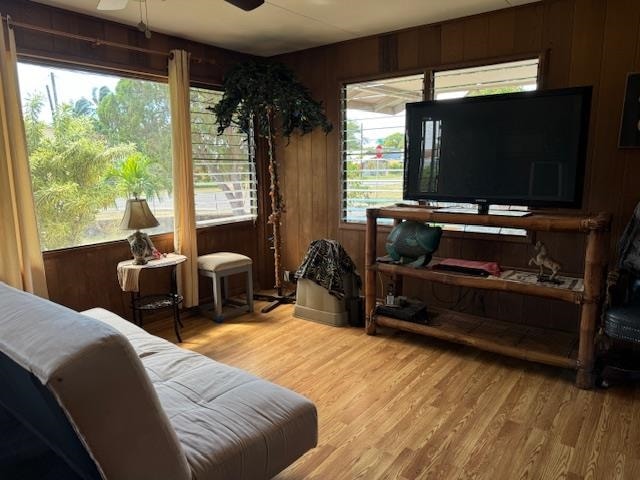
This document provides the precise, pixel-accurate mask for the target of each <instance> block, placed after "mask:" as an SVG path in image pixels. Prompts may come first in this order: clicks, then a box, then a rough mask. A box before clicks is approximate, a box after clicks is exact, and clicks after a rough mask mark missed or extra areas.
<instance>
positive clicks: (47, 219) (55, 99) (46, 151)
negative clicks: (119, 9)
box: [18, 63, 173, 250]
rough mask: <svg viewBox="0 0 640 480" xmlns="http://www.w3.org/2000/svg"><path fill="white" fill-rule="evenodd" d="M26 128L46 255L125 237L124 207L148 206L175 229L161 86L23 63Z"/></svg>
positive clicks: (161, 227)
mask: <svg viewBox="0 0 640 480" xmlns="http://www.w3.org/2000/svg"><path fill="white" fill-rule="evenodd" d="M18 74H19V81H20V90H21V93H22V105H23V114H24V124H25V131H26V138H27V148H28V153H29V163H30V168H31V175H32V183H33V194H34V200H35V207H36V216H37V221H38V229H39V232H40V240H41V244H42V248H43V249H44V250H53V249H58V248H65V247H75V246H78V245H86V244H92V243H98V242H104V241H109V240H117V239H121V238H123V237H125V236H126V235H127V233H126V232H123V231H120V230H119V228H118V227H119V224H120V220H121V219H122V215H123V213H124V208H125V202H126V199H127V198H130V197H132V196H133V195H134V193H137V194H138V195H139V196H141V197H145V198H147V200H148V203H149V206H150V207H151V209H152V211H153V213H154V215H155V216H156V218H157V219H158V221H159V222H160V225H159V226H158V227H156V228H153V229H147V230H146V232H147V233H161V232H168V231H171V230H173V199H172V196H171V191H172V180H171V119H170V114H169V95H168V88H167V85H166V84H163V83H158V82H151V81H145V80H138V79H132V78H122V77H118V76H113V75H103V74H97V73H87V72H83V71H78V70H71V69H63V68H54V67H48V66H41V65H34V64H27V63H20V64H19V65H18Z"/></svg>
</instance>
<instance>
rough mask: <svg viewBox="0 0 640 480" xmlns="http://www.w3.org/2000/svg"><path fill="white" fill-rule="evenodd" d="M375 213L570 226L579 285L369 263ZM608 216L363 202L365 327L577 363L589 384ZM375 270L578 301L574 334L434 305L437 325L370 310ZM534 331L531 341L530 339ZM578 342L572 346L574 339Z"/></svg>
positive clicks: (534, 227)
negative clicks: (581, 242) (578, 251)
mask: <svg viewBox="0 0 640 480" xmlns="http://www.w3.org/2000/svg"><path fill="white" fill-rule="evenodd" d="M378 218H392V219H394V220H395V221H401V220H414V221H418V222H430V223H453V224H468V223H472V224H474V225H484V226H492V227H503V228H519V229H525V230H531V231H538V232H573V233H576V234H584V235H586V236H587V245H586V251H585V269H584V275H583V282H584V288H583V290H582V291H575V290H569V289H562V288H555V287H552V286H547V285H544V284H531V283H525V282H518V281H513V280H503V279H501V278H498V277H490V278H484V277H474V276H469V275H463V274H458V273H453V272H445V271H436V270H433V269H430V268H428V267H423V268H410V267H406V266H401V265H393V264H386V263H379V262H376V258H377V255H376V237H377V220H378ZM610 223H611V217H610V215H608V214H605V213H600V214H597V215H538V214H531V215H528V216H524V217H511V216H499V215H470V214H464V213H462V214H460V213H442V212H438V211H437V210H431V209H428V208H424V207H387V208H369V209H367V230H366V244H365V268H366V272H365V286H364V290H365V312H366V327H365V328H366V332H367V334H369V335H374V334H375V333H376V326H377V325H380V326H386V327H391V328H396V329H399V330H404V331H408V332H413V333H418V334H421V335H427V336H432V337H437V338H440V339H443V340H448V341H452V342H456V343H461V344H465V345H471V346H475V347H477V348H480V349H483V350H488V351H491V352H495V353H499V354H503V355H508V356H512V357H516V358H521V359H525V360H530V361H534V362H539V363H544V364H548V365H554V366H559V367H564V368H572V369H575V370H577V376H576V385H577V386H578V387H580V388H592V387H593V385H594V374H593V368H594V360H595V344H594V340H595V330H596V324H597V320H598V317H599V313H600V309H601V307H602V302H603V287H604V276H605V272H606V263H607V256H608V233H609V228H610ZM377 272H381V273H386V274H390V275H396V276H400V277H401V276H407V277H413V278H418V279H422V280H427V281H431V282H437V283H443V284H448V285H456V286H460V287H468V288H477V289H484V290H494V291H505V292H513V293H520V294H523V295H532V296H537V297H542V298H552V299H557V300H562V301H565V302H570V303H573V304H576V305H580V308H581V312H580V328H579V332H578V334H577V338H576V336H575V335H573V334H568V333H563V332H557V334H556V336H557V338H554V339H553V340H551V339H550V338H549V337H548V330H544V329H538V328H534V327H523V326H519V325H517V324H513V325H512V324H510V323H508V322H501V321H498V320H493V319H489V318H485V317H478V316H473V315H467V314H463V313H460V312H455V311H453V310H445V309H433V311H432V312H431V313H432V314H433V315H435V318H436V319H437V324H427V325H423V324H418V323H412V322H407V321H404V320H398V319H395V318H390V317H386V316H383V315H376V314H375V313H374V312H375V307H376V274H377ZM509 328H512V329H513V330H514V332H515V333H514V334H512V335H509V334H503V335H496V334H495V332H496V331H505V332H506V331H507V330H508V329H509ZM536 338H537V341H536V340H535V339H536ZM576 344H577V352H576V348H575V345H576Z"/></svg>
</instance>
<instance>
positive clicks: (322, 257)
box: [295, 239, 362, 300]
mask: <svg viewBox="0 0 640 480" xmlns="http://www.w3.org/2000/svg"><path fill="white" fill-rule="evenodd" d="M349 274H351V275H353V276H354V277H355V279H356V282H357V285H358V288H360V287H361V286H362V281H361V280H360V275H358V273H357V272H356V266H355V264H354V263H353V261H352V260H351V257H349V254H348V253H347V252H346V251H345V249H344V248H342V245H340V244H339V243H338V242H336V241H335V240H326V239H324V240H314V241H313V242H311V244H310V245H309V249H308V250H307V253H306V255H305V256H304V260H303V261H302V264H301V265H300V267H298V270H297V271H296V273H295V277H296V278H306V279H308V280H311V281H313V282H315V283H317V284H318V285H320V286H321V287H322V288H324V289H325V290H327V291H328V292H329V293H330V294H331V295H333V296H334V297H337V298H339V299H340V300H342V299H343V298H344V295H345V292H344V284H343V277H344V276H345V275H349Z"/></svg>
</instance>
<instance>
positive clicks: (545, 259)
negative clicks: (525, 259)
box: [529, 242, 562, 284]
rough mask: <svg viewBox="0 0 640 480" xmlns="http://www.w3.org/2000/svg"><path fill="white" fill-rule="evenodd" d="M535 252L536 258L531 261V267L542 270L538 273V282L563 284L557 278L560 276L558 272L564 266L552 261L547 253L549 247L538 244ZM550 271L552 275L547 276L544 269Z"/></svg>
mask: <svg viewBox="0 0 640 480" xmlns="http://www.w3.org/2000/svg"><path fill="white" fill-rule="evenodd" d="M533 249H534V251H535V253H536V254H535V256H534V257H532V258H531V259H529V266H531V265H537V266H538V268H539V269H540V271H539V273H538V281H539V282H549V283H555V284H558V283H561V282H560V280H558V279H557V278H556V277H557V276H558V272H559V271H560V269H561V268H562V265H561V264H560V263H559V262H556V261H555V260H554V259H552V258H551V257H550V256H549V254H548V253H547V247H546V246H545V244H544V243H542V242H536V245H535V247H533ZM545 268H546V269H548V270H550V271H551V274H550V275H546V274H545V273H544V269H545Z"/></svg>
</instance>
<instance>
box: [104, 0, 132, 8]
mask: <svg viewBox="0 0 640 480" xmlns="http://www.w3.org/2000/svg"><path fill="white" fill-rule="evenodd" d="M128 1H129V0H100V1H99V2H98V7H97V8H98V10H122V9H123V8H125V7H126V6H127V2H128Z"/></svg>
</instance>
